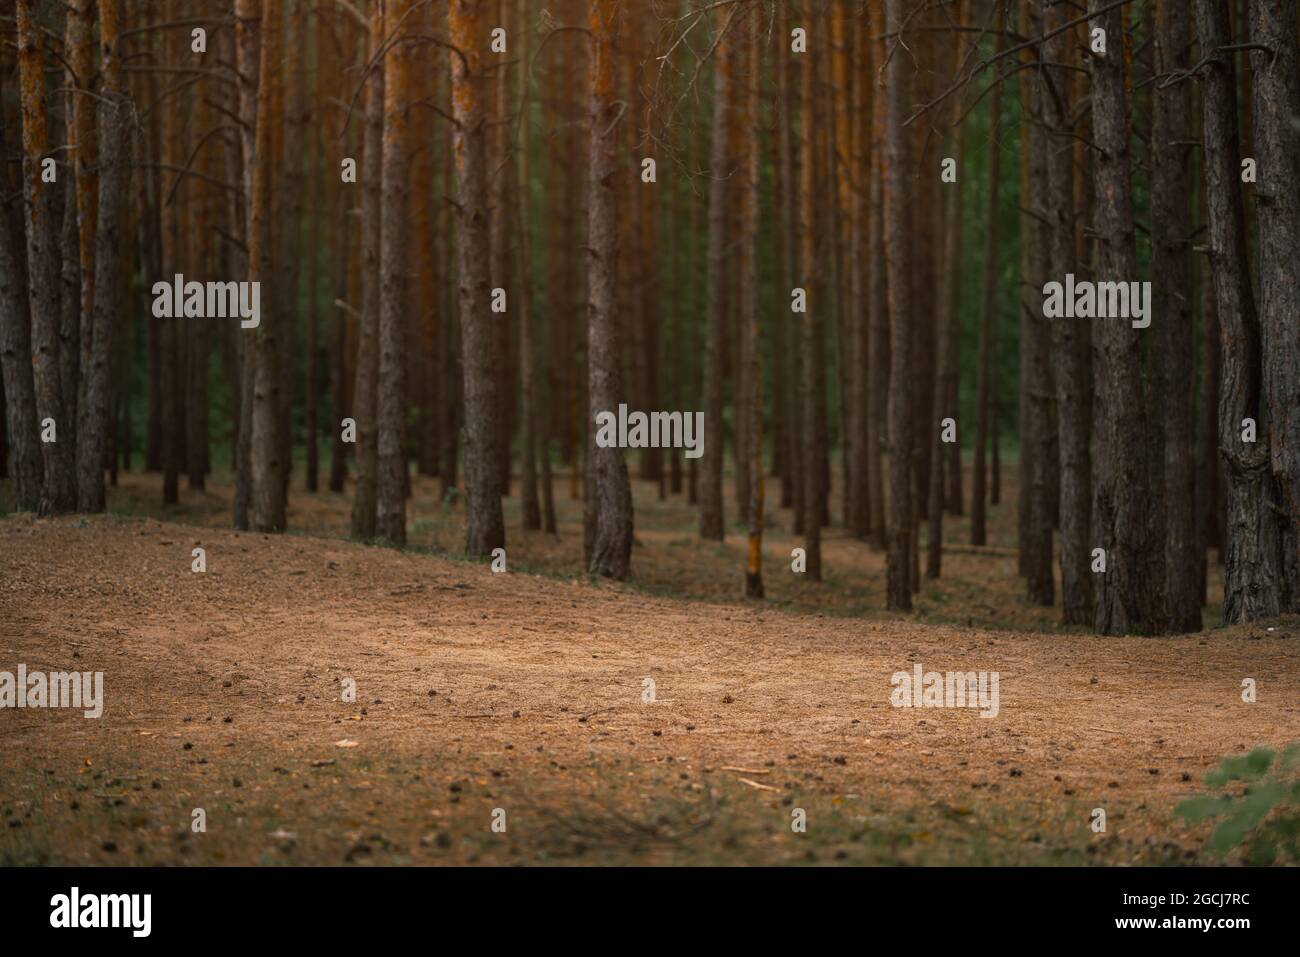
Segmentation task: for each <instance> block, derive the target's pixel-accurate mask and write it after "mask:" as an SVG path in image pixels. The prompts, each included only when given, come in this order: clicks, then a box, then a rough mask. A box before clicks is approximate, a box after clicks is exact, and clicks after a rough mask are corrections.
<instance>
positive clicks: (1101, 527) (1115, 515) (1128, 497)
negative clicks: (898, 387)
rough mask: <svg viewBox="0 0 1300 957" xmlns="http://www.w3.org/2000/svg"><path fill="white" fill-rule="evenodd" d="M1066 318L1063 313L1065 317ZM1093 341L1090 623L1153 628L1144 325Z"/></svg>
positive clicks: (1121, 211) (1117, 239)
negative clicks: (1102, 566) (1095, 560)
mask: <svg viewBox="0 0 1300 957" xmlns="http://www.w3.org/2000/svg"><path fill="white" fill-rule="evenodd" d="M1105 6H1106V3H1105V2H1104V0H1089V3H1088V10H1089V13H1090V14H1091V18H1090V20H1089V21H1088V24H1089V27H1091V28H1092V29H1093V30H1096V29H1102V30H1104V31H1105V35H1106V38H1107V41H1106V52H1105V53H1101V54H1098V53H1093V54H1092V58H1091V60H1092V62H1091V73H1092V121H1093V141H1094V143H1095V144H1096V147H1097V154H1096V156H1095V157H1094V158H1093V182H1094V184H1095V188H1096V207H1095V213H1094V217H1093V226H1094V230H1095V231H1096V237H1095V241H1096V244H1097V277H1096V278H1097V281H1098V282H1116V283H1128V282H1131V281H1133V280H1135V279H1136V277H1137V253H1136V247H1135V243H1134V225H1133V185H1132V175H1131V165H1130V160H1129V141H1130V138H1131V135H1132V123H1131V119H1130V112H1129V109H1130V107H1129V104H1130V90H1129V88H1128V87H1129V76H1128V63H1127V57H1126V52H1125V34H1124V30H1123V23H1122V20H1121V14H1120V11H1119V10H1118V9H1111V10H1108V11H1105V12H1103V8H1104V7H1105ZM1065 321H1068V320H1065ZM1091 321H1092V322H1093V324H1094V328H1093V342H1094V348H1095V349H1096V351H1097V360H1098V361H1097V379H1096V382H1097V387H1096V390H1095V393H1096V406H1095V413H1094V424H1095V428H1096V443H1097V444H1096V451H1097V455H1096V457H1095V458H1094V460H1093V528H1094V546H1095V547H1100V548H1103V549H1105V551H1106V571H1105V573H1104V574H1100V575H1098V576H1097V583H1098V587H1097V604H1096V609H1095V619H1094V627H1095V628H1096V630H1097V632H1098V633H1100V634H1107V635H1110V634H1120V635H1122V634H1130V633H1138V634H1150V633H1152V632H1154V631H1155V630H1156V629H1157V628H1158V624H1159V614H1158V607H1157V600H1156V598H1157V595H1158V589H1157V588H1155V587H1153V584H1154V583H1157V582H1159V581H1160V580H1161V579H1162V578H1163V574H1164V561H1163V556H1164V552H1163V549H1161V548H1159V547H1157V543H1156V542H1154V541H1152V536H1151V517H1150V513H1149V509H1148V507H1147V504H1146V502H1145V497H1146V495H1148V494H1149V491H1148V490H1149V489H1150V478H1151V468H1150V466H1151V463H1150V460H1149V456H1150V455H1151V450H1150V448H1149V441H1148V439H1149V429H1148V427H1147V425H1146V423H1147V416H1148V415H1149V411H1148V408H1147V406H1146V405H1145V402H1144V397H1143V383H1142V350H1141V330H1139V329H1135V328H1133V325H1132V319H1131V318H1130V317H1128V316H1118V317H1111V318H1100V319H1093V320H1091Z"/></svg>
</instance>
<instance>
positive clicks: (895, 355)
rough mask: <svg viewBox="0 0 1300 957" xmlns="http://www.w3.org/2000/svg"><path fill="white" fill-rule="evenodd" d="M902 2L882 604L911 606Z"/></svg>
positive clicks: (891, 133) (889, 146) (893, 20)
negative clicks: (883, 598)
mask: <svg viewBox="0 0 1300 957" xmlns="http://www.w3.org/2000/svg"><path fill="white" fill-rule="evenodd" d="M903 8H904V3H903V0H886V4H885V17H886V20H887V29H888V30H890V32H891V33H892V32H897V33H898V36H897V38H896V39H895V40H894V41H893V46H894V48H893V50H892V51H891V52H892V55H891V56H890V57H889V66H888V69H887V75H886V78H885V87H886V101H887V106H886V110H887V119H886V130H887V132H886V137H885V161H884V162H885V179H884V184H883V186H884V205H885V210H884V217H885V218H884V236H885V251H886V257H887V271H888V277H889V328H890V356H889V541H888V547H889V552H888V558H887V562H886V585H885V604H886V605H887V607H889V608H892V609H896V610H898V611H911V610H912V535H913V532H914V531H915V528H914V526H913V521H912V469H911V449H912V403H911V394H912V390H911V379H910V377H911V375H912V374H913V370H912V290H911V249H910V247H909V243H908V237H907V236H906V235H905V234H904V231H903V230H904V224H905V223H906V222H907V215H908V210H909V209H910V208H911V197H910V193H911V190H910V185H911V184H910V179H911V176H912V170H911V167H910V160H909V154H910V152H911V150H910V149H909V144H908V131H907V130H906V129H905V128H904V126H903V122H904V120H905V119H906V112H907V109H908V103H909V102H910V100H909V99H908V79H909V72H910V70H911V67H910V66H909V65H908V63H907V57H906V56H905V55H904V51H903V50H902V49H901V48H900V47H901V44H902V42H903V37H902V33H901V31H902V26H903V23H904V19H903Z"/></svg>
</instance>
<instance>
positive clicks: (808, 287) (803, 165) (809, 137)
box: [795, 51, 826, 581]
mask: <svg viewBox="0 0 1300 957" xmlns="http://www.w3.org/2000/svg"><path fill="white" fill-rule="evenodd" d="M798 62H799V64H800V84H799V125H800V130H799V276H798V278H799V286H800V288H802V289H803V290H804V292H805V303H804V312H803V313H802V314H801V315H799V316H797V322H798V326H799V375H798V376H797V377H796V380H795V381H796V382H797V383H798V388H799V409H800V415H799V419H798V424H799V431H800V432H801V433H802V435H803V447H802V448H801V449H800V462H799V469H800V476H801V477H800V486H801V491H802V505H803V520H802V525H803V535H804V552H805V558H806V561H807V567H806V569H805V574H806V575H807V576H808V578H809V579H811V580H812V581H820V580H821V577H822V544H821V526H822V511H823V509H824V507H825V504H824V500H823V493H824V491H825V487H824V485H823V484H822V457H821V451H822V446H821V442H820V425H821V417H820V415H819V414H818V413H819V411H820V409H819V403H818V390H819V389H820V390H822V391H824V388H825V387H824V384H823V383H822V380H821V379H820V378H819V371H821V370H820V369H819V363H818V361H817V353H818V351H819V348H820V345H821V344H820V342H819V340H818V322H817V312H818V310H820V309H824V308H825V306H826V300H825V299H824V298H822V297H820V296H818V294H817V288H816V286H817V283H816V279H817V248H816V233H815V227H814V222H813V219H814V210H813V204H814V203H815V202H816V194H815V192H814V189H815V186H814V184H815V182H816V179H817V170H816V166H815V165H814V163H815V160H814V151H813V137H814V136H815V135H816V132H817V126H816V124H815V122H814V115H815V107H814V102H813V77H814V74H815V70H816V63H817V60H816V57H815V55H814V54H813V53H812V52H811V51H809V52H807V53H804V54H802V55H800V56H799V61H798Z"/></svg>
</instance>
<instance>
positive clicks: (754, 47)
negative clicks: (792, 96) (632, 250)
mask: <svg viewBox="0 0 1300 957" xmlns="http://www.w3.org/2000/svg"><path fill="white" fill-rule="evenodd" d="M749 19H750V21H751V22H750V23H748V24H747V25H746V26H747V34H748V36H747V38H746V40H745V42H746V44H747V46H748V48H749V49H748V57H749V63H748V70H747V76H746V88H745V94H744V95H745V99H746V101H747V104H746V109H745V115H746V117H747V118H748V119H749V123H750V126H749V129H747V130H743V131H742V133H741V136H742V142H743V144H744V153H743V165H742V167H741V169H742V171H743V180H742V182H741V188H742V190H743V193H742V195H741V208H740V251H739V256H738V259H739V262H738V264H737V265H738V267H739V268H738V270H737V273H738V275H739V277H740V319H741V322H742V323H744V326H745V332H744V337H743V339H742V342H743V344H744V355H743V362H744V365H745V368H746V374H745V377H744V380H745V383H746V386H747V388H748V390H749V395H748V402H747V404H746V409H747V413H748V416H749V423H748V427H747V428H746V429H745V437H746V439H747V441H748V443H749V448H748V449H747V451H746V454H747V455H748V456H749V471H748V476H747V478H748V480H749V487H748V488H747V489H746V494H747V496H748V508H747V509H746V510H745V511H746V513H747V515H748V519H749V541H748V548H747V550H746V558H745V595H746V597H748V598H762V597H763V363H762V348H761V343H760V341H759V335H760V331H759V323H758V262H757V259H758V229H759V215H758V199H759V191H760V190H761V188H762V182H761V180H760V177H759V143H760V141H761V139H762V135H763V133H762V124H761V120H760V117H759V96H758V85H759V82H760V77H761V75H762V71H761V66H762V48H761V47H760V46H759V38H760V35H761V34H760V25H759V23H758V22H757V17H756V15H754V14H751V15H750V17H749Z"/></svg>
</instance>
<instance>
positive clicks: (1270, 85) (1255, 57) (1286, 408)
mask: <svg viewBox="0 0 1300 957" xmlns="http://www.w3.org/2000/svg"><path fill="white" fill-rule="evenodd" d="M1296 16H1297V14H1296V5H1295V3H1294V2H1293V0H1251V3H1250V40H1251V42H1252V43H1256V44H1259V45H1260V46H1262V47H1265V48H1267V49H1254V50H1251V52H1250V60H1251V65H1252V66H1253V68H1254V87H1255V90H1254V92H1255V102H1254V107H1255V112H1254V129H1255V143H1254V152H1255V158H1256V160H1257V162H1258V169H1259V173H1258V176H1259V183H1258V185H1257V186H1256V187H1255V188H1254V191H1253V192H1254V195H1255V200H1256V205H1255V212H1256V217H1257V218H1258V221H1259V325H1260V338H1261V344H1262V350H1263V356H1264V368H1263V392H1264V396H1263V397H1264V402H1265V403H1266V405H1267V407H1268V433H1269V450H1270V456H1271V461H1270V465H1271V467H1272V473H1273V479H1274V481H1275V483H1276V489H1277V491H1276V504H1277V511H1276V513H1275V514H1276V517H1277V521H1278V525H1279V535H1280V539H1281V543H1280V551H1281V556H1282V568H1281V583H1280V584H1281V591H1282V595H1281V605H1282V608H1283V610H1284V611H1288V612H1296V611H1300V338H1297V335H1296V327H1297V323H1298V322H1300V262H1298V261H1297V259H1298V254H1300V119H1298V118H1297V117H1298V115H1300V62H1297V59H1298V57H1300V54H1298V53H1297V36H1296ZM1265 514H1267V510H1266V513H1265Z"/></svg>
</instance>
